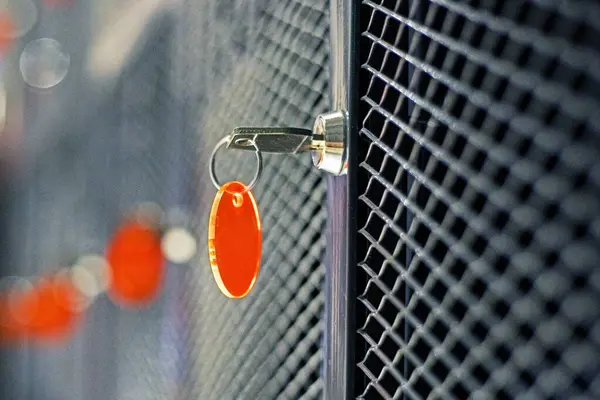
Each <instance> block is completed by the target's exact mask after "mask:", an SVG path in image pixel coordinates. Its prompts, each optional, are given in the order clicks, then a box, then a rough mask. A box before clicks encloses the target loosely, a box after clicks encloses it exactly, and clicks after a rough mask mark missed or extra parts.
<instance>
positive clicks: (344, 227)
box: [324, 0, 358, 400]
mask: <svg viewBox="0 0 600 400" xmlns="http://www.w3.org/2000/svg"><path fill="white" fill-rule="evenodd" d="M357 4H358V3H357V2H356V1H355V0H331V15H330V20H331V25H330V26H331V30H330V35H331V36H330V40H331V43H330V45H331V95H332V111H344V112H346V113H347V115H348V117H349V131H348V132H349V134H348V143H347V146H348V165H349V168H348V175H346V176H329V177H328V178H327V179H328V180H327V189H328V192H327V193H328V195H327V206H328V213H329V220H328V230H327V261H326V275H325V297H326V299H325V334H324V398H325V399H327V400H344V399H350V398H352V397H353V394H354V393H353V392H354V384H353V375H354V364H355V362H354V340H353V338H354V330H355V326H354V317H355V314H356V313H355V310H354V301H355V298H356V293H355V284H354V281H355V276H354V275H355V272H356V271H355V270H356V255H355V254H356V252H355V250H354V249H355V248H356V246H355V241H356V239H355V237H356V221H355V215H356V212H355V210H356V204H355V203H356V194H355V192H356V154H355V153H356V152H355V149H356V145H355V142H356V137H357V134H356V132H357V131H356V127H357V124H356V120H355V116H356V106H357V104H356V103H357V99H356V93H358V87H357V85H355V82H356V80H357V79H356V77H357V70H356V63H357V60H358V58H357V57H356V35H355V32H356V27H357V22H358V21H357V12H358V6H357Z"/></svg>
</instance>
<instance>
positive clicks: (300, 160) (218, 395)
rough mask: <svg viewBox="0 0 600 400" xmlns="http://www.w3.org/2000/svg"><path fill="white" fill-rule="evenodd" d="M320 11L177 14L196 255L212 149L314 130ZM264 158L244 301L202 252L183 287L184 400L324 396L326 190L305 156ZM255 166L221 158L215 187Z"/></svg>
mask: <svg viewBox="0 0 600 400" xmlns="http://www.w3.org/2000/svg"><path fill="white" fill-rule="evenodd" d="M327 7H328V6H327V4H326V3H324V2H320V1H312V0H302V1H286V2H279V1H270V2H246V1H229V2H213V1H210V2H206V4H205V5H204V6H203V7H199V6H198V4H196V3H195V2H189V5H188V8H187V9H186V10H184V14H185V15H186V17H185V18H184V21H185V26H184V28H183V31H184V32H185V33H184V39H183V40H182V42H181V43H182V46H181V47H180V49H179V50H180V53H179V56H178V58H179V59H180V60H182V61H183V62H182V65H183V68H184V70H183V72H182V74H181V75H180V76H181V77H182V82H181V85H182V90H183V91H184V93H185V94H184V102H185V104H186V115H185V121H186V122H187V124H188V125H187V126H186V130H188V131H189V132H190V135H191V136H194V137H196V139H197V140H198V141H199V143H200V144H199V146H198V151H197V154H195V155H194V158H195V159H196V160H197V161H196V166H197V168H196V171H197V179H198V182H199V184H198V187H197V188H196V192H195V193H194V195H195V196H197V199H198V204H197V208H196V210H197V215H196V218H195V219H194V220H195V226H196V231H197V233H198V235H199V237H200V238H201V244H202V246H205V243H204V240H203V238H205V237H206V235H207V222H208V215H209V212H210V207H211V203H212V200H213V198H214V194H215V193H216V189H215V188H213V186H212V183H211V182H210V179H209V176H208V168H207V164H208V160H209V156H210V153H211V151H212V149H213V147H214V146H215V144H216V143H217V142H218V140H219V139H221V138H222V137H223V136H224V135H226V134H227V133H228V132H229V131H230V130H231V129H232V128H233V127H235V126H240V125H246V126H248V125H250V126H251V125H258V126H269V125H273V126H276V125H287V126H300V127H307V126H312V123H313V121H314V118H315V117H316V115H317V114H318V113H319V112H322V111H324V110H325V109H326V108H327V105H328V96H327V93H328V90H329V89H328V86H327V78H328V77H327V68H328V43H327V40H326V39H327V36H328V30H327V26H328V21H327ZM199 61H201V62H199ZM264 161H265V165H264V173H263V175H262V178H261V179H260V181H259V183H258V185H257V186H256V188H255V189H254V190H253V192H254V194H255V196H256V198H257V203H258V206H259V209H260V212H261V218H262V223H263V259H262V266H261V272H260V274H259V278H258V280H257V283H256V286H255V288H254V289H253V291H252V292H251V294H250V295H249V296H248V297H247V298H245V299H243V300H236V301H232V300H228V299H226V298H225V297H224V296H223V295H222V294H221V293H220V292H219V290H218V288H217V286H216V285H215V283H214V279H213V277H212V272H211V269H210V266H209V264H208V258H207V257H204V255H205V254H206V249H205V247H202V246H201V248H200V250H199V254H201V255H202V256H201V257H200V258H199V259H198V260H197V265H196V266H195V268H194V269H193V271H191V273H190V276H189V278H188V281H189V291H188V293H187V298H188V300H187V301H188V305H187V307H188V308H189V310H190V315H191V321H190V333H189V343H188V345H189V349H190V351H191V355H190V359H189V368H188V369H189V370H188V373H187V375H186V377H185V379H184V380H183V385H184V387H185V390H184V395H183V397H184V398H186V399H187V398H200V399H207V400H208V399H275V398H281V399H318V398H320V396H321V392H322V381H321V379H320V375H319V374H320V364H321V350H320V337H321V330H322V326H321V314H322V310H323V302H324V296H323V293H322V290H321V289H322V288H321V285H322V281H323V277H324V269H323V265H322V261H323V257H324V246H325V237H324V236H323V234H322V233H323V232H324V229H325V208H324V201H325V186H324V182H323V181H322V179H321V176H320V174H318V173H317V172H316V170H315V169H314V168H313V167H312V164H311V160H310V157H308V156H304V157H293V156H292V157H286V156H275V155H273V156H271V155H265V159H264ZM255 168H256V165H255V161H254V156H253V155H252V154H238V153H233V154H232V153H228V152H222V153H219V154H218V158H217V174H218V176H219V177H220V179H222V180H223V181H225V180H231V179H236V180H243V181H245V182H249V181H250V179H251V177H252V175H253V173H254V169H255Z"/></svg>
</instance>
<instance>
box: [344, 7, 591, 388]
mask: <svg viewBox="0 0 600 400" xmlns="http://www.w3.org/2000/svg"><path fill="white" fill-rule="evenodd" d="M361 21H362V23H363V26H362V27H361V31H362V37H361V55H360V57H361V64H362V72H361V73H362V75H361V85H362V88H361V96H362V100H361V105H360V107H361V116H360V119H361V120H362V127H361V129H360V138H361V143H360V148H359V169H360V172H359V173H360V176H359V182H358V184H359V187H360V191H359V193H360V197H359V204H360V210H359V215H358V225H359V242H360V245H359V249H358V252H359V254H358V260H359V268H358V274H359V276H358V277H357V285H358V296H359V297H358V307H359V319H358V322H357V327H358V331H357V349H356V351H357V354H356V359H357V368H356V396H357V397H359V398H368V399H376V398H383V399H392V398H393V399H401V398H402V399H425V398H428V399H429V398H477V399H512V398H526V399H542V398H575V396H577V395H580V396H583V397H578V398H598V397H599V396H600V378H599V376H600V375H599V372H600V357H599V355H600V322H599V317H600V308H599V307H598V304H600V269H598V267H597V266H598V262H599V261H600V250H599V247H598V243H599V239H600V219H599V211H600V157H599V154H600V153H599V150H600V119H599V118H598V110H599V106H600V75H599V73H598V71H599V69H598V66H599V65H600V44H599V42H598V40H597V38H598V35H599V34H600V8H599V6H598V4H597V3H596V2H593V1H566V2H553V1H525V2H524V1H492V0H488V1H485V0H483V1H475V0H473V1H464V2H451V1H446V0H432V1H426V0H416V1H402V0H398V1H396V0H364V1H363V4H362V8H361Z"/></svg>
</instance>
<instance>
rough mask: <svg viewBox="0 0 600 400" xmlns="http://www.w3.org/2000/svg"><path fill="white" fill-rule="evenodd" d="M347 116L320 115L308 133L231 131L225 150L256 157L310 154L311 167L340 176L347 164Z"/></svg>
mask: <svg viewBox="0 0 600 400" xmlns="http://www.w3.org/2000/svg"><path fill="white" fill-rule="evenodd" d="M347 134H348V122H347V115H346V114H345V113H344V112H341V111H334V112H331V113H327V114H321V115H319V116H318V117H317V119H316V120H315V124H314V127H313V129H312V130H310V129H302V128H286V127H274V128H272V127H266V128H258V127H240V128H235V129H234V130H233V131H232V132H231V134H230V135H229V139H228V141H227V145H226V146H227V148H228V149H237V150H250V151H257V152H259V153H276V154H298V153H303V152H312V159H313V163H314V165H315V166H316V167H317V168H319V169H320V170H323V171H327V172H329V173H331V174H334V175H343V174H345V173H346V171H347V169H348V162H347V144H348V143H347Z"/></svg>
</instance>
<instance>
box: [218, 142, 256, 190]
mask: <svg viewBox="0 0 600 400" xmlns="http://www.w3.org/2000/svg"><path fill="white" fill-rule="evenodd" d="M230 140H231V137H230V136H225V137H224V138H223V139H221V140H220V141H219V143H217V145H216V146H215V148H214V150H213V151H212V154H211V155H210V163H209V172H210V179H211V181H212V183H213V185H215V187H216V188H217V190H219V189H221V186H222V185H221V183H220V182H219V180H218V179H217V175H216V173H215V159H216V155H217V152H218V151H219V149H220V148H221V147H223V146H225V145H226V144H228V143H229V141H230ZM244 146H246V147H247V146H253V147H254V148H255V149H256V151H255V152H254V153H255V154H256V162H257V164H258V166H257V168H256V174H254V178H253V179H252V181H251V182H250V183H249V184H248V186H247V187H246V189H245V190H244V191H243V192H242V193H239V194H245V193H246V192H249V191H250V190H252V188H254V186H255V185H256V183H257V182H258V179H259V178H260V175H261V174H262V168H263V162H262V155H261V154H260V150H259V149H258V146H257V145H256V142H255V141H254V140H252V139H246V141H245V144H244Z"/></svg>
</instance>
